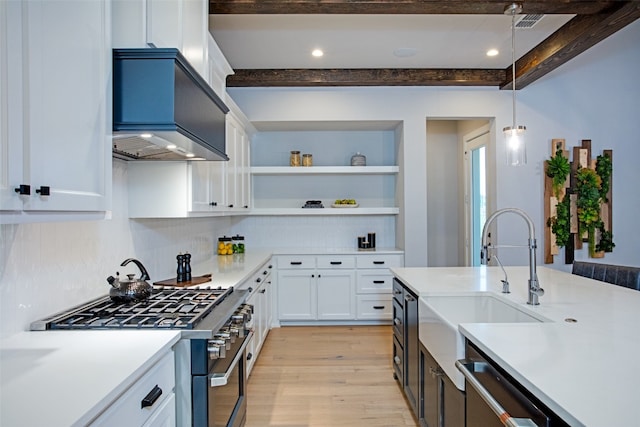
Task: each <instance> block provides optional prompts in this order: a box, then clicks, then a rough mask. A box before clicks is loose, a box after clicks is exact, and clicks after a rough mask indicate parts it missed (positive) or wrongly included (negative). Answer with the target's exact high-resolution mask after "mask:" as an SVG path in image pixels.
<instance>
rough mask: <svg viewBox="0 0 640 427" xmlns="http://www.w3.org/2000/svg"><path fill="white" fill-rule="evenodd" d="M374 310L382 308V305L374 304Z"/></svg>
mask: <svg viewBox="0 0 640 427" xmlns="http://www.w3.org/2000/svg"><path fill="white" fill-rule="evenodd" d="M373 308H374V310H384V305H374V306H373Z"/></svg>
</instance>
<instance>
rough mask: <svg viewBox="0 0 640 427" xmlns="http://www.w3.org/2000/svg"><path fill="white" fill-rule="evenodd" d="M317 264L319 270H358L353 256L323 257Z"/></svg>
mask: <svg viewBox="0 0 640 427" xmlns="http://www.w3.org/2000/svg"><path fill="white" fill-rule="evenodd" d="M317 263H318V268H356V258H355V257H352V256H340V255H338V256H334V255H322V256H319V257H318V258H317Z"/></svg>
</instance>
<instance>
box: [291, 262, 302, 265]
mask: <svg viewBox="0 0 640 427" xmlns="http://www.w3.org/2000/svg"><path fill="white" fill-rule="evenodd" d="M290 264H291V265H302V261H291V263H290Z"/></svg>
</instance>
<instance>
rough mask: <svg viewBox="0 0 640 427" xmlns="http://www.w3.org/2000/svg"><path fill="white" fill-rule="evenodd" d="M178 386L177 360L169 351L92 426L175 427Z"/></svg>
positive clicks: (91, 424)
mask: <svg viewBox="0 0 640 427" xmlns="http://www.w3.org/2000/svg"><path fill="white" fill-rule="evenodd" d="M174 387H175V361H174V354H173V351H169V352H167V354H165V355H164V356H163V357H162V358H161V359H160V360H159V361H158V362H156V364H154V365H153V367H151V368H150V369H149V370H148V371H147V372H146V373H144V374H143V375H142V376H141V377H140V378H138V379H137V380H135V382H133V385H132V386H131V387H130V388H129V389H128V390H127V391H125V392H124V393H123V394H122V395H121V396H120V397H119V398H118V399H117V400H116V401H114V402H112V403H111V405H110V406H109V407H108V408H107V409H106V410H105V411H104V412H103V413H102V414H101V415H100V416H99V417H98V418H97V419H95V420H94V421H93V422H92V423H90V426H91V427H99V426H105V427H109V426H125V425H126V426H145V427H146V426H154V427H161V426H162V427H173V426H175V425H176V418H175V413H176V408H175V394H174Z"/></svg>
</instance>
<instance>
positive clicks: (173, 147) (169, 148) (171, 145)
mask: <svg viewBox="0 0 640 427" xmlns="http://www.w3.org/2000/svg"><path fill="white" fill-rule="evenodd" d="M176 148H177V147H176V145H175V144H169V145H167V149H168V150H175V149H176Z"/></svg>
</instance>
